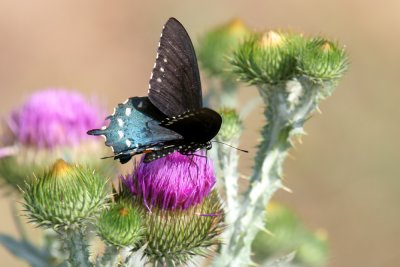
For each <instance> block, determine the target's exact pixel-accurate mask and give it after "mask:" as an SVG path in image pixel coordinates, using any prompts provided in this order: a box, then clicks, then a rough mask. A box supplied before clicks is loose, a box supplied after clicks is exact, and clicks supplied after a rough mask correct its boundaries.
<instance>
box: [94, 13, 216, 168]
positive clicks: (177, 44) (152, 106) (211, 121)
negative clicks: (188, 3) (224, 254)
mask: <svg viewBox="0 0 400 267" xmlns="http://www.w3.org/2000/svg"><path fill="white" fill-rule="evenodd" d="M106 119H108V120H109V121H110V122H109V125H108V126H107V127H106V126H103V127H102V128H101V129H93V130H90V131H88V134H89V135H101V136H103V137H104V138H105V140H106V141H105V144H106V145H107V146H109V147H111V148H112V150H113V152H114V156H113V157H114V159H118V160H119V161H120V162H121V163H126V162H128V161H129V160H130V159H131V158H132V157H133V156H134V155H137V154H141V153H145V156H144V162H150V161H153V160H156V159H158V158H161V157H164V156H166V155H169V154H171V153H173V152H176V151H178V152H180V153H181V154H184V155H193V153H194V152H195V151H197V150H200V149H210V148H211V139H213V138H214V137H215V136H216V135H217V133H218V131H219V129H220V128H221V123H222V118H221V116H220V115H219V114H218V113H217V112H216V111H214V110H212V109H209V108H205V107H203V104H202V92H201V83H200V74H199V68H198V65H197V59H196V54H195V51H194V48H193V44H192V41H191V40H190V37H189V35H188V33H187V32H186V30H185V28H184V27H183V26H182V24H181V23H180V22H179V21H178V20H177V19H175V18H170V19H169V20H168V21H167V23H166V24H165V25H164V28H163V30H162V33H161V37H160V42H159V45H158V50H157V56H156V62H155V63H154V67H153V71H152V73H151V77H150V82H149V90H148V96H147V97H131V98H129V99H127V100H126V101H125V102H124V103H122V104H118V106H117V107H116V108H115V109H114V113H113V114H112V115H110V116H108V117H107V118H106Z"/></svg>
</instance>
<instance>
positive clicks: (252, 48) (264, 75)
mask: <svg viewBox="0 0 400 267" xmlns="http://www.w3.org/2000/svg"><path fill="white" fill-rule="evenodd" d="M299 40H300V38H298V36H295V35H289V34H283V33H281V32H275V31H269V32H266V33H263V34H259V33H257V34H254V35H253V36H252V38H250V39H249V40H247V41H245V42H244V43H242V44H241V45H240V46H239V47H238V49H237V50H236V52H235V54H234V57H233V59H232V60H231V64H233V66H234V69H233V71H234V72H235V73H237V74H238V75H239V78H240V79H241V80H242V81H245V82H248V83H250V84H275V83H278V82H279V81H282V80H285V79H288V78H289V77H291V76H292V75H293V74H294V72H295V67H296V65H295V58H294V56H293V53H292V51H293V50H294V49H293V48H294V47H295V46H297V45H298V41H299Z"/></svg>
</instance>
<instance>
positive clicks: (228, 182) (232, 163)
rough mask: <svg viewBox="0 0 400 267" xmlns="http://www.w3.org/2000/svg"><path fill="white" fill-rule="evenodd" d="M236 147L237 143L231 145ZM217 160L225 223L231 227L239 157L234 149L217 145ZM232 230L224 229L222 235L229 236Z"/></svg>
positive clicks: (237, 211)
mask: <svg viewBox="0 0 400 267" xmlns="http://www.w3.org/2000/svg"><path fill="white" fill-rule="evenodd" d="M232 145H233V146H237V142H236V143H234V144H232ZM217 147H218V159H219V164H220V170H221V175H220V178H221V180H222V182H223V187H224V190H225V194H226V217H225V222H226V224H227V225H233V223H234V222H235V220H236V218H237V216H238V213H239V203H238V179H239V176H238V172H237V169H238V163H239V156H238V153H237V151H236V150H235V149H232V148H230V147H224V145H221V144H218V146H217ZM231 230H232V228H228V229H226V231H225V232H224V234H225V235H226V236H230V234H229V232H231Z"/></svg>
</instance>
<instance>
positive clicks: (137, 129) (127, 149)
mask: <svg viewBox="0 0 400 267" xmlns="http://www.w3.org/2000/svg"><path fill="white" fill-rule="evenodd" d="M164 118H165V115H164V114H162V113H161V112H160V111H159V110H158V109H157V108H155V107H154V106H153V104H151V102H150V101H149V99H148V98H147V97H132V98H129V99H128V100H127V101H126V102H124V103H122V104H118V106H117V107H116V108H115V111H114V113H113V114H112V115H110V116H108V117H107V119H108V120H109V121H110V122H109V125H108V126H107V127H102V128H101V129H94V130H91V131H89V132H88V134H90V135H101V136H103V137H104V138H105V140H106V142H105V144H106V145H107V146H109V147H111V148H112V149H113V151H114V154H115V155H116V158H120V159H122V160H121V162H123V161H124V162H126V161H128V160H129V159H130V157H132V156H133V155H135V154H140V153H143V152H144V151H145V150H146V149H150V150H158V149H160V148H161V147H163V146H164V145H165V143H166V142H168V141H173V140H180V139H182V138H183V137H182V136H181V135H180V134H178V133H176V132H174V131H172V130H169V129H167V128H165V127H162V126H160V125H159V124H160V121H161V120H163V119H164Z"/></svg>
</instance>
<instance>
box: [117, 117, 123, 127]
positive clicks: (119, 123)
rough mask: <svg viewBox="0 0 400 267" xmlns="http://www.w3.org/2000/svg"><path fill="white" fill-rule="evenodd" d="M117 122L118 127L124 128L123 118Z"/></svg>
mask: <svg viewBox="0 0 400 267" xmlns="http://www.w3.org/2000/svg"><path fill="white" fill-rule="evenodd" d="M117 121H118V126H119V127H122V126H124V121H123V120H122V119H121V118H118V119H117Z"/></svg>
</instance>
